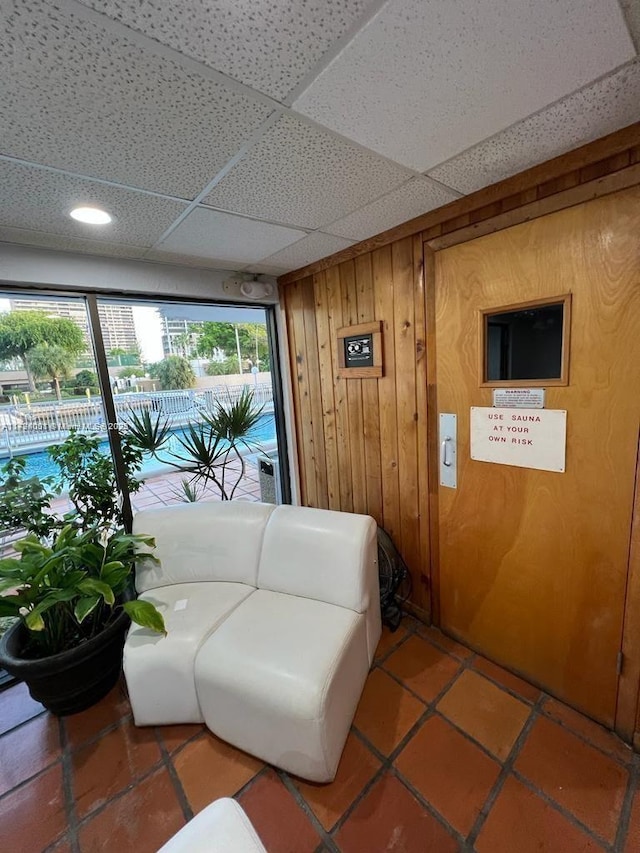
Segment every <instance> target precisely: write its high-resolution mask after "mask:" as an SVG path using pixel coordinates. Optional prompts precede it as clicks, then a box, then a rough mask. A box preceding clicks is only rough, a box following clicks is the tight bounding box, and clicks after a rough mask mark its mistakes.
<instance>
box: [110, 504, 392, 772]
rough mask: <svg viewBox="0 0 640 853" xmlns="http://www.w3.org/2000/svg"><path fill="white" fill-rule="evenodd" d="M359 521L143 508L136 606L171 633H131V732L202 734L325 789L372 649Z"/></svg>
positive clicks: (265, 510) (369, 552)
mask: <svg viewBox="0 0 640 853" xmlns="http://www.w3.org/2000/svg"><path fill="white" fill-rule="evenodd" d="M376 530H377V528H376V524H375V521H374V520H373V519H372V518H370V517H369V516H363V515H354V514H351V513H340V512H331V511H328V510H318V509H309V508H305V507H291V506H279V507H274V506H272V505H271V504H260V503H249V502H245V501H234V502H216V503H195V504H182V505H179V506H172V507H164V508H162V509H154V510H145V511H143V512H140V513H138V514H137V515H136V517H135V520H134V532H136V533H147V534H151V535H153V536H154V537H155V539H156V551H155V553H156V556H158V557H159V559H160V561H161V562H160V565H159V566H158V565H156V564H154V563H152V562H151V561H145V560H144V559H142V560H141V561H140V563H139V565H138V568H137V571H136V586H137V589H138V592H139V593H140V597H141V598H144V599H146V600H148V601H152V602H153V603H154V604H156V605H157V606H158V607H159V609H160V610H162V612H163V614H164V618H165V622H166V626H167V631H168V634H167V636H166V637H161V636H159V635H157V634H153V633H151V632H150V631H148V630H146V629H144V628H141V627H139V626H135V625H134V626H132V627H131V629H130V631H129V634H128V637H127V641H126V644H125V649H124V672H125V677H126V680H127V685H128V688H129V695H130V699H131V705H132V709H133V714H134V719H135V722H136V724H137V725H162V724H173V723H195V722H205V723H206V725H207V726H208V727H209V729H211V731H212V732H214V733H215V734H216V735H218V736H219V737H221V738H222V739H223V740H226V741H228V742H229V743H232V744H233V745H235V746H237V747H239V748H240V749H243V750H246V751H247V752H250V753H251V754H253V755H256V756H258V757H259V758H262V759H263V760H265V761H267V762H269V763H271V764H274V765H275V766H277V767H281V768H283V769H284V770H287V771H289V772H291V773H294V774H296V775H298V776H301V777H303V778H306V779H310V780H313V781H317V782H329V781H331V780H332V779H333V777H334V776H335V772H336V769H337V766H338V762H339V760H340V756H341V754H342V750H343V747H344V742H345V740H346V737H347V734H348V731H349V727H350V725H351V722H352V719H353V715H354V713H355V709H356V705H357V703H358V700H359V698H360V695H361V692H362V688H363V686H364V682H365V679H366V677H367V673H368V671H369V667H370V665H371V663H372V661H373V656H374V652H375V649H376V645H377V643H378V640H379V638H380V630H381V624H380V606H379V587H378V569H377V544H376Z"/></svg>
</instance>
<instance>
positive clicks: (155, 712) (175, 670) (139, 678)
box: [123, 581, 255, 726]
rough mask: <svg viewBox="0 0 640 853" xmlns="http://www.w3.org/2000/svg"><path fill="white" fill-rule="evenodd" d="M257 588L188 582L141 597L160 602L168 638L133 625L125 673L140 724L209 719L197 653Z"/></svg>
mask: <svg viewBox="0 0 640 853" xmlns="http://www.w3.org/2000/svg"><path fill="white" fill-rule="evenodd" d="M253 592H255V588H254V587H252V586H248V585H247V584H242V583H224V582H222V581H219V582H218V583H183V584H174V585H173V586H163V587H160V588H158V589H154V590H150V591H149V592H145V593H143V594H142V595H141V596H140V598H141V599H143V600H144V601H150V602H151V603H152V604H155V605H156V607H157V608H158V610H160V612H161V613H162V615H163V616H164V620H165V626H166V629H167V636H166V637H163V636H162V635H161V634H157V633H155V632H153V631H150V630H149V629H147V628H142V627H141V626H140V625H135V624H134V625H132V626H131V628H130V629H129V634H128V636H127V641H126V643H125V647H124V658H123V662H124V673H125V677H126V679H127V685H128V688H129V698H130V700H131V707H132V710H133V716H134V719H135V722H136V725H138V726H150V725H163V724H170V723H202V722H204V720H203V716H202V712H201V710H200V705H199V704H198V697H197V694H196V687H195V682H194V675H193V665H194V660H195V656H196V653H197V651H198V649H199V648H200V646H201V645H202V643H203V641H204V640H206V638H207V637H208V636H209V634H210V633H211V632H212V631H214V630H215V628H216V627H217V626H218V625H220V623H221V622H223V621H224V619H225V618H226V617H227V616H228V615H229V614H230V613H231V612H232V611H233V610H235V608H236V607H237V606H238V605H239V604H240V602H241V601H244V600H245V599H246V598H247V597H248V596H250V595H251V594H252V593H253Z"/></svg>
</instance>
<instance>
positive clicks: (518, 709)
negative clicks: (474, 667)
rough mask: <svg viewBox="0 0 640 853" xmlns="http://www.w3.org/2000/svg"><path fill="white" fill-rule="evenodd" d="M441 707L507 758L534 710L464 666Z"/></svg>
mask: <svg viewBox="0 0 640 853" xmlns="http://www.w3.org/2000/svg"><path fill="white" fill-rule="evenodd" d="M437 707H438V711H440V713H441V714H444V716H445V717H447V718H448V719H449V720H451V722H452V723H455V724H456V726H458V727H459V728H461V729H463V730H464V731H465V732H466V733H467V734H468V735H470V736H471V737H472V738H474V740H477V741H478V742H479V743H481V744H482V745H483V746H484V747H485V749H488V750H489V752H491V753H493V755H495V756H496V757H497V758H499V759H500V760H501V761H504V760H505V759H506V757H507V756H508V755H509V753H510V752H511V749H512V747H513V745H514V743H515V742H516V740H517V738H518V735H519V734H520V732H521V731H522V729H523V727H524V724H525V723H526V721H527V720H528V718H529V714H530V713H531V706H530V705H525V703H524V702H521V701H520V700H519V699H515V698H514V697H513V696H511V694H509V693H507V692H506V691H505V690H502V689H501V688H500V687H496V685H495V684H492V683H491V682H490V681H488V680H487V679H486V678H483V676H481V675H478V674H477V673H475V672H472V671H471V670H465V672H463V673H462V674H461V675H460V677H459V678H458V679H457V681H456V682H455V683H454V684H453V686H452V687H450V688H449V690H448V691H447V692H446V693H445V695H444V696H443V697H442V699H441V700H440V702H438V706H437Z"/></svg>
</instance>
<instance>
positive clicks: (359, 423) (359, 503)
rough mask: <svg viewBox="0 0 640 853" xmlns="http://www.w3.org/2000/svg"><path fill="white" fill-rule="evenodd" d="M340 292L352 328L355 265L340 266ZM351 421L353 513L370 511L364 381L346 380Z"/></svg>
mask: <svg viewBox="0 0 640 853" xmlns="http://www.w3.org/2000/svg"><path fill="white" fill-rule="evenodd" d="M339 269H340V288H341V291H342V322H343V325H345V326H352V325H355V324H356V323H357V322H358V298H357V288H356V273H355V264H354V262H353V261H347V262H346V263H344V264H340V268H339ZM345 385H346V391H347V408H348V417H349V450H350V456H351V492H352V496H353V511H354V512H360V513H366V511H367V482H366V473H365V458H364V436H363V431H364V420H363V414H362V380H361V379H347V380H345Z"/></svg>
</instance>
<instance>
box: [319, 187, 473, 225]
mask: <svg viewBox="0 0 640 853" xmlns="http://www.w3.org/2000/svg"><path fill="white" fill-rule="evenodd" d="M459 197H460V193H457V192H454V191H453V190H449V189H447V188H446V187H442V186H440V185H439V184H437V183H435V182H433V181H430V180H429V179H428V178H412V179H411V180H410V181H408V182H407V183H406V184H403V185H402V186H401V187H398V189H396V190H392V191H391V192H390V193H388V194H387V195H385V196H382V198H379V199H378V200H377V201H374V202H372V203H371V204H367V205H366V206H365V207H362V208H361V209H360V210H356V211H355V213H350V214H349V215H348V216H345V217H344V218H343V219H339V220H338V221H337V222H332V223H331V225H327V226H325V231H328V232H330V233H331V234H337V235H338V236H340V237H348V238H349V239H351V240H366V239H367V237H372V236H373V235H374V234H380V233H381V232H382V231H386V230H387V229H388V228H393V227H394V226H395V225H400V224H402V223H403V222H406V221H407V220H408V219H413V217H414V216H420V215H421V214H422V213H426V212H427V211H428V210H434V209H435V208H436V207H441V206H442V205H444V204H448V203H449V202H450V201H455V199H457V198H459Z"/></svg>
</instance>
